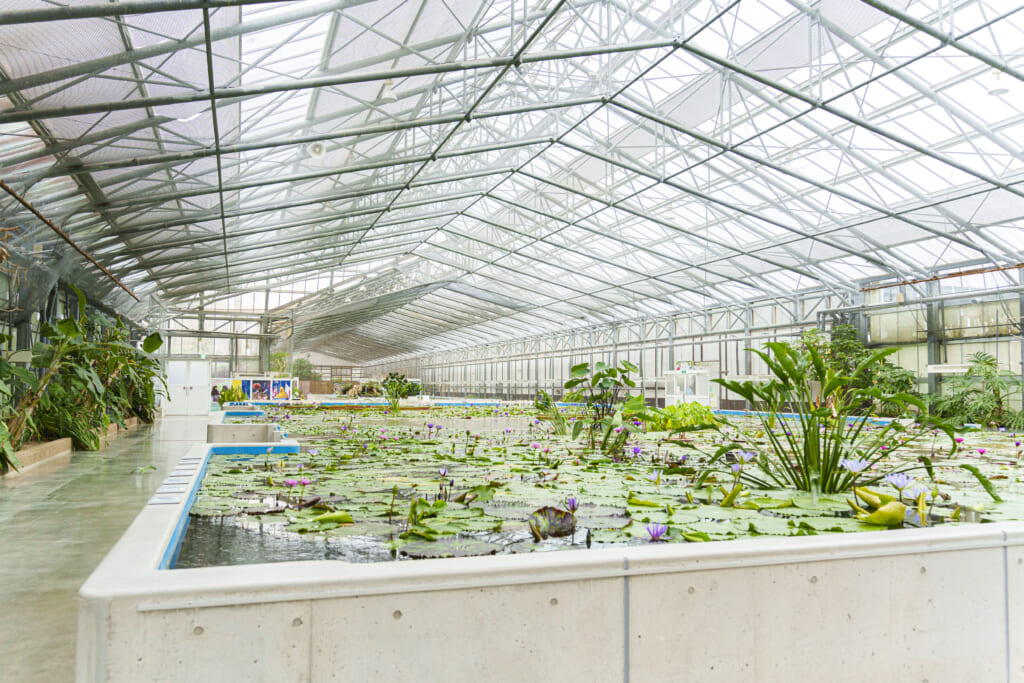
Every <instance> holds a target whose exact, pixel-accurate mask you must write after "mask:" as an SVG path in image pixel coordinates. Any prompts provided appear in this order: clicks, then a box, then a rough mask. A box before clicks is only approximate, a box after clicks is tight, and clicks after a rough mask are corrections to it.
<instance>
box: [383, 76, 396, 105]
mask: <svg viewBox="0 0 1024 683" xmlns="http://www.w3.org/2000/svg"><path fill="white" fill-rule="evenodd" d="M394 84H395V83H394V81H392V80H391V79H390V78H389V79H388V80H386V81H384V89H383V90H381V93H380V101H381V102H397V101H398V96H397V95H395V91H394V90H392V89H391V87H392V86H393V85H394Z"/></svg>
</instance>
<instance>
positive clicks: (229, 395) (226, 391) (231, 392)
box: [217, 386, 247, 407]
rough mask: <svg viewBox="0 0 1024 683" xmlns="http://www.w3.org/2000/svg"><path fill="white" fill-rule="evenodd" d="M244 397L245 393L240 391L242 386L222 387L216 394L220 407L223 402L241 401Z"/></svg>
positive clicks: (222, 405)
mask: <svg viewBox="0 0 1024 683" xmlns="http://www.w3.org/2000/svg"><path fill="white" fill-rule="evenodd" d="M246 399H247V397H246V395H245V394H244V393H242V387H234V386H231V387H224V388H223V389H221V390H220V393H219V394H218V395H217V403H219V404H220V405H221V407H224V404H225V403H241V402H242V401H245V400H246Z"/></svg>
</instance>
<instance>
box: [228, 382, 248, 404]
mask: <svg viewBox="0 0 1024 683" xmlns="http://www.w3.org/2000/svg"><path fill="white" fill-rule="evenodd" d="M250 384H251V382H250V381H249V380H247V379H236V380H235V381H234V382H232V383H231V386H233V387H235V388H237V389H241V390H242V396H244V397H245V400H248V399H249V397H250V396H252V393H251V392H250V390H251V387H250Z"/></svg>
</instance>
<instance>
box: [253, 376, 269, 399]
mask: <svg viewBox="0 0 1024 683" xmlns="http://www.w3.org/2000/svg"><path fill="white" fill-rule="evenodd" d="M249 398H250V399H252V400H253V401H269V400H270V380H269V379H261V380H258V381H257V380H253V381H252V392H251V393H250V394H249Z"/></svg>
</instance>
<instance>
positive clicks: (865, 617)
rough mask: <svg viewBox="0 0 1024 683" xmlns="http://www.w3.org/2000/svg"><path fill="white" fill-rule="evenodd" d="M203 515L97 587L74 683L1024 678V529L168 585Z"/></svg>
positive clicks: (204, 449)
mask: <svg viewBox="0 0 1024 683" xmlns="http://www.w3.org/2000/svg"><path fill="white" fill-rule="evenodd" d="M265 446H266V444H259V445H257V444H253V445H252V449H251V450H252V451H253V452H258V451H261V450H263V449H264V447H265ZM280 447H281V446H280V445H277V446H276V448H280ZM210 450H211V448H210V447H209V446H197V447H195V448H194V449H193V450H192V451H190V452H189V453H188V454H187V456H186V457H185V458H184V459H183V463H182V465H181V466H179V472H181V474H178V475H177V476H178V477H184V483H182V484H178V485H175V486H174V487H172V488H174V489H175V490H179V489H180V490H182V491H190V492H192V493H193V494H194V492H195V490H196V488H197V485H198V481H199V478H200V477H201V476H202V471H203V469H204V466H205V465H204V464H205V461H206V458H207V457H208V453H209V452H210ZM186 472H191V474H190V475H186V474H185V473H186ZM175 495H176V498H175ZM190 501H191V496H190V495H184V494H182V493H177V494H172V495H171V496H167V495H166V494H164V495H163V497H161V494H160V493H159V492H158V494H157V496H154V499H153V500H151V501H150V505H148V506H147V507H146V508H145V509H144V510H143V512H142V513H141V514H140V515H139V517H138V518H137V519H136V520H135V522H134V523H133V524H132V526H131V527H130V528H129V529H128V531H127V532H126V533H125V535H124V536H123V537H122V538H121V540H120V541H119V542H118V544H117V545H116V546H115V547H114V549H113V550H112V551H111V553H110V554H109V555H108V556H107V558H106V559H105V560H104V561H103V563H102V564H101V565H100V566H99V568H97V570H96V571H95V572H94V573H93V575H92V576H91V577H90V578H89V580H88V581H87V582H86V584H85V586H83V588H82V591H81V594H80V595H81V600H80V609H79V640H78V659H77V680H79V681H83V682H89V681H107V680H146V681H193V680H218V679H221V680H242V679H245V680H282V681H284V680H317V681H320V680H360V681H364V680H365V681H368V680H428V679H433V678H439V679H442V680H448V681H461V680H467V681H468V680H549V679H550V678H551V676H552V672H554V671H562V670H567V671H573V672H574V675H575V677H577V678H580V679H581V680H587V681H593V682H600V681H615V682H616V683H617V682H618V681H622V680H634V681H653V680H683V679H686V680H689V679H691V678H692V679H694V680H696V679H697V678H699V679H700V680H702V681H735V680H737V679H738V678H740V677H743V678H746V679H750V680H765V681H767V680H828V681H851V682H852V681H858V682H859V681H861V680H863V675H864V672H865V671H885V672H886V675H887V676H889V677H891V678H892V679H893V680H923V679H928V680H978V681H981V680H984V681H1020V680H1024V652H1022V651H1021V650H1020V648H1018V647H1016V645H1015V643H1017V642H1018V641H1019V639H1020V634H1021V633H1024V610H1021V609H1020V608H1019V606H1020V605H1021V604H1022V603H1021V598H1022V597H1024V523H1019V522H1011V523H1000V524H989V525H971V526H960V527H952V526H951V527H947V528H935V529H908V530H903V531H887V532H870V533H861V534H852V535H838V536H814V537H799V538H761V539H753V540H742V541H735V542H732V543H705V544H678V545H648V546H642V547H623V548H607V549H602V550H595V551H592V552H577V553H571V552H561V553H538V554H529V555H504V556H494V557H470V558H456V559H444V560H424V561H420V562H402V563H386V564H368V565H350V564H346V563H341V562H332V561H310V562H288V563H278V564H257V565H243V566H234V567H210V568H201V569H178V570H173V571H164V570H163V568H164V567H167V566H168V564H169V563H170V561H171V560H172V559H173V558H172V555H173V552H174V550H173V549H174V548H175V547H176V543H177V540H178V538H179V537H180V535H181V533H182V531H183V527H184V524H185V520H187V511H188V507H189V504H190ZM440 615H446V616H445V617H444V618H439V617H440Z"/></svg>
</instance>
